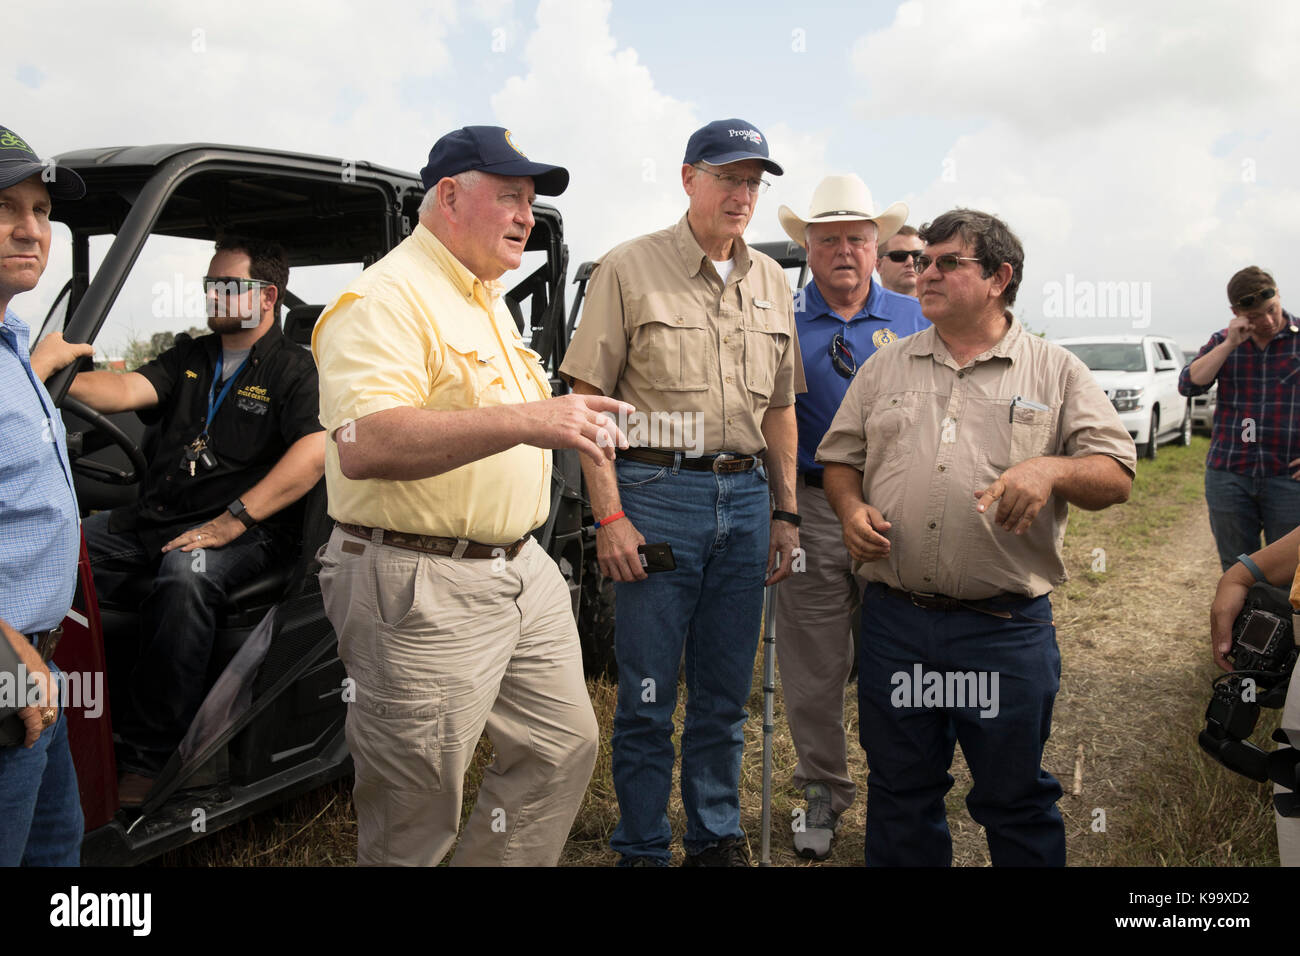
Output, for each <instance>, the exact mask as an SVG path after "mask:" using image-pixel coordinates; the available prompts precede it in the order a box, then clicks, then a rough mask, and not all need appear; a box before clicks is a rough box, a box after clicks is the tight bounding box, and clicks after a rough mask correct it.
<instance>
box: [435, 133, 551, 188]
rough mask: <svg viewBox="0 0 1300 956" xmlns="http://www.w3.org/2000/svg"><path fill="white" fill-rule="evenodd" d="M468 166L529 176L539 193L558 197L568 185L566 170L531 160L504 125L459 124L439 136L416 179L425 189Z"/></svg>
mask: <svg viewBox="0 0 1300 956" xmlns="http://www.w3.org/2000/svg"><path fill="white" fill-rule="evenodd" d="M472 169H478V170H482V171H483V172H485V173H495V174H496V175H498V176H531V177H532V178H533V185H534V187H535V188H536V189H537V194H538V195H539V196H558V195H560V193H562V192H564V190H565V189H567V188H568V186H569V171H568V170H567V169H565V168H564V167H563V166H548V165H547V164H546V163H535V162H533V161H532V160H531V159H529V158H528V157H527V156H525V155H524V153H523V150H521V149H520V148H519V147H518V146H516V145H515V144H514V142H513V141H512V140H511V139H510V130H508V129H506V128H505V127H504V126H462V127H461V128H460V129H458V130H453V131H452V132H450V133H448V134H447V135H446V136H443V137H442V138H441V139H439V140H438V142H436V143H434V144H433V149H431V150H429V162H428V165H426V166H425V167H424V168H423V169H422V170H420V179H421V180H422V181H423V182H424V188H425V189H432V188H433V187H434V186H436V185H438V180H440V179H443V178H444V177H447V176H455V175H456V174H457V173H464V172H468V171H469V170H472Z"/></svg>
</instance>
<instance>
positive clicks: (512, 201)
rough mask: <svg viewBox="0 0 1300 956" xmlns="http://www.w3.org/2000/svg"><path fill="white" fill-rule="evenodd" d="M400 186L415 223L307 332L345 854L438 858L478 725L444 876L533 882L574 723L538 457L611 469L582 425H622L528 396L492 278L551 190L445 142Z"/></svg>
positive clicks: (573, 800)
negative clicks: (342, 745) (344, 746)
mask: <svg viewBox="0 0 1300 956" xmlns="http://www.w3.org/2000/svg"><path fill="white" fill-rule="evenodd" d="M422 177H423V180H424V184H425V187H426V188H427V189H428V193H427V194H426V195H425V199H424V203H423V204H422V205H421V207H420V224H419V225H418V226H417V227H416V228H415V231H414V232H413V233H412V234H411V235H410V237H408V238H407V239H405V240H404V241H403V242H402V243H401V244H400V245H398V246H397V247H396V248H394V249H393V250H392V252H390V253H389V254H388V255H387V256H385V257H384V258H383V259H382V260H381V261H379V262H378V263H376V264H375V265H373V266H371V267H370V268H369V269H367V270H366V271H365V272H363V273H362V274H361V276H360V277H359V278H358V279H356V280H355V281H354V282H353V283H352V284H351V285H349V286H348V288H347V289H345V290H344V292H343V293H342V295H340V296H339V298H338V299H337V300H336V301H335V302H334V303H333V304H332V305H330V306H329V307H328V308H326V309H325V311H324V312H323V313H322V314H321V317H320V320H319V321H318V322H317V324H316V328H315V330H314V332H313V335H312V351H313V353H314V354H315V356H316V361H317V363H318V365H319V366H320V380H321V395H320V409H321V412H320V414H321V422H322V424H324V426H325V428H326V430H327V431H328V432H329V435H330V438H331V441H330V442H329V445H328V448H327V454H326V461H325V479H326V482H327V487H328V490H329V510H330V515H331V516H332V517H333V518H334V519H335V520H336V521H337V522H338V525H337V527H336V528H335V529H334V533H333V535H331V537H330V540H329V543H328V544H327V545H326V546H325V548H324V549H323V550H322V553H321V572H320V583H321V592H322V594H323V596H324V599H325V610H326V613H327V614H328V615H329V619H330V622H331V623H332V624H333V625H334V629H335V631H336V632H337V633H338V637H339V656H340V657H341V658H342V660H343V664H344V666H345V667H346V668H347V672H348V677H349V679H350V680H351V681H352V682H353V683H354V686H353V689H352V695H351V697H350V703H349V706H348V717H347V738H348V747H349V749H350V750H351V751H352V758H353V761H354V763H355V764H356V786H355V788H354V790H353V798H354V800H355V802H356V807H357V832H358V846H357V859H358V862H359V863H362V864H405V865H417V866H433V865H435V864H437V863H438V862H439V861H440V860H441V859H442V857H443V856H444V855H445V854H446V853H447V851H448V850H449V849H450V848H451V845H452V843H453V842H454V841H455V839H456V831H457V828H458V825H459V823H460V811H461V788H462V784H463V781H464V775H465V771H466V769H467V768H468V766H469V762H470V758H471V757H472V756H473V754H474V749H475V747H476V745H477V744H478V740H479V737H480V735H481V734H482V733H483V730H484V728H485V727H486V729H487V733H488V736H489V737H490V738H491V740H492V744H493V747H494V749H495V751H496V759H495V760H494V761H493V763H492V765H491V766H490V767H488V768H487V770H486V772H485V773H484V777H483V782H482V784H481V785H480V787H479V792H478V801H477V803H476V805H475V807H474V812H473V813H472V814H471V815H470V818H469V820H468V821H467V823H466V824H465V832H464V835H463V836H462V838H461V842H460V846H459V848H458V849H457V851H456V856H455V858H454V860H453V861H452V862H453V863H454V864H460V865H501V864H516V865H544V866H552V865H554V864H555V863H556V862H557V861H558V859H559V856H560V851H561V849H562V848H563V846H564V841H565V839H566V838H567V836H568V833H569V827H570V826H571V825H572V823H573V818H574V816H575V815H576V814H577V811H578V807H579V805H580V804H581V802H582V796H583V794H584V792H585V791H586V787H587V781H588V780H589V779H590V777H591V770H592V767H593V766H594V763H595V759H596V739H597V728H596V719H595V715H594V714H593V713H592V709H591V701H590V699H589V698H588V696H587V689H586V685H585V683H584V681H583V675H582V660H581V654H580V651H579V645H578V633H577V629H576V627H575V624H574V620H573V611H572V607H571V605H570V601H569V593H568V588H567V587H566V585H565V583H564V579H563V578H562V577H561V575H560V572H559V569H558V568H556V566H555V563H554V562H553V561H551V559H550V557H549V556H548V555H547V554H546V552H545V551H543V550H542V548H541V547H540V546H539V545H538V544H537V542H536V541H535V540H534V539H533V538H531V537H527V535H528V532H529V531H530V530H532V529H533V528H535V527H537V526H538V525H540V524H542V522H543V521H544V520H545V519H546V516H547V510H548V503H549V500H550V499H549V495H548V487H549V484H550V468H551V453H550V451H549V450H548V449H552V448H577V449H579V450H581V451H583V452H585V453H586V455H587V456H588V457H590V458H591V460H592V465H593V468H594V469H595V470H596V471H601V470H602V469H603V470H604V471H609V470H611V466H609V465H607V464H605V463H606V461H607V459H612V458H613V453H614V450H615V447H616V446H617V445H620V444H626V443H625V442H624V440H623V436H622V434H621V432H619V430H618V429H617V428H616V427H615V426H614V425H613V423H612V421H611V420H610V419H608V418H606V417H605V416H604V415H603V414H602V413H603V412H621V413H623V414H626V413H627V412H629V411H631V407H630V406H628V405H625V404H624V403H622V402H617V401H614V400H612V399H607V398H601V397H590V396H577V395H568V396H563V397H561V398H548V397H547V396H548V395H549V394H550V386H549V383H548V382H547V379H546V375H545V373H544V372H543V370H542V368H541V366H540V365H539V363H538V360H537V354H536V353H534V352H532V351H531V350H529V349H528V348H527V347H526V346H524V344H523V342H522V341H521V340H520V338H519V335H518V333H517V332H516V331H515V327H514V323H513V321H512V320H511V318H510V315H509V312H508V311H507V309H506V308H505V304H504V303H503V302H502V301H501V287H500V284H499V283H497V282H496V281H495V280H497V279H498V278H499V277H500V276H501V275H503V274H504V273H505V272H506V271H507V270H509V269H514V268H518V266H519V262H520V259H521V257H522V255H523V251H524V247H525V245H526V244H527V241H528V234H529V232H530V231H531V230H532V227H533V217H532V202H533V197H534V195H535V194H536V193H541V194H543V195H558V194H559V193H561V192H563V191H564V188H565V186H566V185H567V184H568V181H569V174H568V172H567V171H566V170H564V169H562V168H560V167H557V166H547V165H544V164H541V163H534V162H531V161H530V160H528V159H527V158H526V157H525V156H524V155H523V153H521V152H519V150H518V147H516V146H515V145H514V143H513V142H512V141H511V139H510V134H509V132H508V131H507V130H504V129H502V128H500V127H496V126H467V127H464V128H463V129H459V130H456V131H455V132H452V133H448V134H447V135H446V136H444V137H442V139H440V140H438V142H437V143H436V144H434V147H433V150H432V151H431V152H430V154H429V164H428V165H427V166H426V167H425V168H424V169H423V170H422ZM345 696H346V695H345Z"/></svg>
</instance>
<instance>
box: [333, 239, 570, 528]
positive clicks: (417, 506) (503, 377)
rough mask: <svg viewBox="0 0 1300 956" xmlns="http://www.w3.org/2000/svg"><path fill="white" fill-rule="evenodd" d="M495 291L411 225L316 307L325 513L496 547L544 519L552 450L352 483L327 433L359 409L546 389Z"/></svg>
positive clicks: (441, 407)
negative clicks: (436, 471) (320, 307)
mask: <svg viewBox="0 0 1300 956" xmlns="http://www.w3.org/2000/svg"><path fill="white" fill-rule="evenodd" d="M501 291H502V290H501V286H500V285H499V284H498V283H496V282H489V283H485V282H483V281H481V280H479V279H478V278H477V277H475V276H474V274H473V273H471V272H470V271H469V269H467V268H466V267H465V266H464V264H462V263H461V262H460V261H459V260H458V259H456V257H455V256H454V255H452V253H451V251H450V250H449V249H448V248H447V247H446V246H444V245H443V244H442V243H441V242H440V241H439V240H438V238H437V236H435V235H434V234H433V233H432V232H430V231H429V230H428V229H426V228H425V227H424V226H423V225H418V226H416V228H415V230H414V231H413V232H412V234H411V235H410V236H408V237H407V238H406V239H404V240H403V241H402V242H401V243H399V244H398V245H397V246H396V247H394V248H393V249H392V251H390V252H389V253H388V255H386V256H385V257H384V258H383V259H381V260H380V261H379V262H377V263H375V264H374V265H373V266H371V267H370V268H369V269H367V270H366V271H365V272H363V273H362V274H361V275H360V276H359V277H358V278H357V279H356V280H355V281H353V282H352V284H351V285H349V286H348V287H347V289H345V290H344V292H343V293H342V294H341V295H340V296H339V297H338V299H336V300H335V301H334V302H333V303H332V304H330V305H329V306H328V307H326V309H325V311H324V312H322V313H321V317H320V319H319V320H318V321H317V323H316V327H315V329H314V330H313V332H312V351H313V353H314V354H315V356H316V361H317V362H318V363H319V366H320V372H321V405H320V415H321V422H322V423H323V424H324V425H325V427H326V429H327V430H328V431H329V432H330V433H331V437H330V441H329V442H328V443H327V445H326V453H325V480H326V485H327V488H328V490H329V512H330V515H331V516H332V517H333V518H334V519H335V520H336V521H342V522H345V523H348V524H358V525H364V526H366V527H374V528H386V529H389V530H392V531H403V532H407V533H410V534H427V535H435V536H437V537H446V538H468V539H469V540H471V541H478V542H481V543H484V544H506V543H509V542H511V541H514V540H516V539H518V538H521V537H523V536H524V535H525V534H527V533H528V532H529V531H531V530H533V529H534V528H536V527H538V526H539V525H541V524H542V523H543V522H544V521H545V520H546V516H547V514H548V513H549V511H550V493H549V492H550V481H551V452H550V451H549V450H546V449H541V448H535V447H533V446H531V445H515V446H514V447H513V448H508V449H506V450H505V451H503V452H500V453H498V454H495V455H490V456H488V457H486V458H481V459H479V460H477V461H473V462H470V463H469V464H466V465H462V466H461V467H459V468H455V469H453V470H451V471H448V472H445V473H443V474H441V475H435V476H434V477H431V478H421V479H418V480H412V481H390V480H387V479H377V478H375V479H361V480H354V479H350V478H347V477H344V475H343V472H342V470H341V469H340V467H339V457H338V442H340V441H347V440H348V428H349V427H350V426H351V424H352V423H353V422H355V421H356V420H357V419H359V418H364V417H366V416H367V415H372V414H375V413H377V412H383V411H387V410H390V409H394V408H418V409H427V410H430V411H458V410H466V409H475V408H488V407H491V406H496V405H506V404H514V403H520V402H532V401H539V400H541V399H544V398H547V397H548V396H549V395H550V392H551V389H550V382H549V381H548V380H547V378H546V373H545V371H544V370H543V368H542V365H541V360H540V358H539V356H538V355H537V353H536V352H534V351H533V350H532V349H530V348H528V346H526V345H525V344H524V342H523V339H522V338H520V336H519V332H518V331H517V330H516V328H515V324H514V320H513V319H512V318H511V317H510V313H509V310H508V309H507V308H506V306H505V303H504V301H503V300H502V298H501Z"/></svg>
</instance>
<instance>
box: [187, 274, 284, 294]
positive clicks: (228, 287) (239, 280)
mask: <svg viewBox="0 0 1300 956" xmlns="http://www.w3.org/2000/svg"><path fill="white" fill-rule="evenodd" d="M270 284H271V283H269V282H264V281H263V280H261V279H246V278H243V277H241V276H204V277H203V294H204V295H210V294H211V293H213V292H215V293H216V294H217V295H219V296H235V295H243V294H244V293H245V292H251V291H252V290H254V289H256V288H259V287H261V286H264V285H270Z"/></svg>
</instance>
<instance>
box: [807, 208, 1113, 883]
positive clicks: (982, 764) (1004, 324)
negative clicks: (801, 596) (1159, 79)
mask: <svg viewBox="0 0 1300 956" xmlns="http://www.w3.org/2000/svg"><path fill="white" fill-rule="evenodd" d="M921 239H922V241H924V242H925V243H926V250H925V255H924V256H923V257H922V259H921V261H920V262H919V263H918V266H917V268H918V270H919V272H920V278H919V284H918V290H919V292H920V299H921V309H922V311H923V312H924V314H925V317H926V318H927V319H929V320H930V321H931V322H932V323H933V324H934V327H933V328H932V329H927V330H925V331H922V332H918V333H916V334H915V335H912V336H910V337H909V338H906V339H904V340H903V341H901V342H899V343H897V344H896V345H895V346H894V347H892V348H889V349H883V350H881V351H880V352H877V353H876V354H875V355H874V356H872V357H871V359H869V360H868V361H867V362H866V363H865V364H864V365H863V366H862V368H861V369H860V370H859V371H858V374H857V377H856V378H855V379H854V382H853V385H852V386H850V388H849V391H848V394H847V395H846V396H845V398H844V403H843V404H842V405H841V406H840V410H839V412H838V413H837V414H836V416H835V419H834V420H833V421H832V423H831V427H830V430H829V431H827V433H826V437H825V439H824V440H823V441H822V443H821V445H820V447H819V448H818V450H817V460H818V461H820V462H823V463H824V464H825V466H826V472H825V483H826V496H827V498H828V499H829V500H830V502H831V505H832V507H833V508H834V509H835V512H836V514H837V515H838V516H839V519H840V522H841V523H842V525H843V529H844V542H845V544H846V545H847V546H848V549H849V552H850V554H852V556H853V557H854V559H855V560H856V561H857V562H859V563H858V565H857V566H856V571H857V573H858V576H859V578H860V579H861V580H863V581H865V582H867V589H866V593H865V595H864V607H863V625H862V640H861V647H860V649H859V677H858V705H859V717H860V723H861V740H862V745H863V747H864V748H865V750H866V752H867V762H868V765H869V767H870V769H871V775H870V777H869V778H868V780H867V834H866V861H867V864H868V865H913V866H943V865H948V864H950V863H951V861H952V842H951V839H950V837H949V834H948V826H947V821H946V817H945V814H944V795H945V794H946V793H947V791H948V789H949V787H951V786H952V777H950V776H949V775H948V767H949V765H950V764H951V762H952V755H953V744H954V742H955V741H961V745H962V753H963V754H964V755H965V757H966V761H967V763H968V764H969V765H970V768H971V773H972V775H973V777H974V780H975V787H974V789H973V790H972V791H971V794H970V796H969V797H968V798H967V806H968V807H969V809H970V811H971V816H972V817H974V819H975V821H976V822H977V823H980V824H981V825H983V826H984V827H985V829H986V831H987V835H988V841H989V850H990V853H991V855H992V859H993V863H994V864H995V865H1013V866H1014V865H1020V866H1028V865H1058V866H1059V865H1064V863H1065V829H1064V825H1063V823H1062V820H1061V815H1060V812H1059V811H1058V810H1057V808H1056V801H1057V800H1058V799H1059V798H1060V795H1061V788H1060V785H1059V784H1058V783H1057V782H1056V780H1055V779H1054V778H1053V777H1052V775H1051V774H1049V773H1048V772H1047V771H1045V770H1043V769H1042V766H1041V761H1042V750H1043V744H1044V743H1045V742H1046V740H1047V736H1048V733H1049V731H1050V728H1051V713H1052V702H1053V700H1054V699H1055V696H1056V691H1057V688H1058V686H1059V675H1060V655H1059V653H1058V651H1057V647H1056V632H1055V628H1054V627H1053V626H1052V622H1051V615H1052V609H1051V603H1050V602H1049V600H1048V598H1047V594H1048V592H1049V591H1051V589H1052V587H1053V586H1055V585H1057V584H1059V583H1061V582H1062V581H1064V580H1065V576H1066V575H1065V566H1064V563H1063V562H1062V559H1061V542H1062V539H1063V538H1064V536H1065V520H1066V511H1067V504H1074V505H1077V506H1079V507H1082V508H1089V509H1100V508H1105V507H1107V506H1109V505H1112V504H1116V503H1119V502H1122V501H1124V500H1126V499H1127V498H1128V494H1129V490H1130V487H1131V484H1132V478H1133V474H1134V467H1135V465H1136V457H1137V456H1136V450H1135V448H1134V446H1133V441H1132V439H1131V438H1129V435H1128V432H1127V431H1126V430H1125V429H1124V427H1123V425H1122V424H1121V423H1120V420H1119V416H1118V415H1117V414H1116V413H1115V410H1114V408H1113V407H1112V406H1111V404H1110V401H1109V400H1108V399H1107V398H1106V395H1105V393H1104V392H1103V391H1102V390H1101V388H1100V386H1098V385H1097V383H1096V381H1095V380H1094V379H1093V378H1092V375H1091V373H1090V372H1089V371H1088V369H1087V368H1086V367H1085V366H1084V365H1083V363H1082V362H1080V361H1079V360H1078V359H1077V358H1075V357H1074V356H1073V355H1071V354H1070V353H1069V352H1067V351H1065V350H1064V349H1062V348H1059V347H1058V346H1055V345H1052V344H1050V343H1048V342H1045V341H1043V340H1042V339H1040V338H1038V337H1036V336H1033V335H1030V334H1028V333H1027V332H1025V330H1024V328H1023V327H1022V326H1021V325H1020V324H1019V323H1018V322H1016V320H1015V318H1014V317H1013V316H1012V315H1011V313H1010V312H1009V311H1007V309H1008V307H1009V306H1011V305H1012V304H1013V303H1014V301H1015V293H1016V289H1017V287H1018V285H1019V284H1020V279H1021V275H1022V266H1023V261H1024V254H1023V251H1022V249H1021V246H1020V241H1019V240H1018V239H1017V238H1016V237H1015V235H1014V234H1013V233H1012V232H1011V231H1010V229H1008V228H1007V226H1006V225H1005V224H1004V223H1002V222H1001V221H1000V220H998V219H996V218H995V217H993V216H990V215H988V214H987V213H981V212H975V211H973V210H964V209H959V210H954V211H952V212H949V213H945V214H944V215H942V216H940V217H939V218H938V219H936V220H935V221H934V222H932V223H930V224H929V225H927V226H926V227H924V228H923V229H922V230H921Z"/></svg>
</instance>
